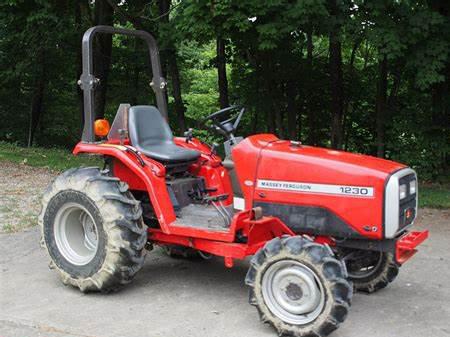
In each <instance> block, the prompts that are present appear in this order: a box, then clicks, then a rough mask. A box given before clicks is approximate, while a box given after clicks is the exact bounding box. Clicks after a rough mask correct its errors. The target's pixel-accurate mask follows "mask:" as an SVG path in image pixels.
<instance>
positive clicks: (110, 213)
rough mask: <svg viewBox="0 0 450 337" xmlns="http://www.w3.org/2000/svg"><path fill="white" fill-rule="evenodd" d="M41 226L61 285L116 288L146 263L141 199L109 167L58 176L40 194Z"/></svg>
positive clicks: (145, 234) (105, 289) (85, 169)
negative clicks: (135, 197)
mask: <svg viewBox="0 0 450 337" xmlns="http://www.w3.org/2000/svg"><path fill="white" fill-rule="evenodd" d="M86 219H87V220H86ZM80 223H81V224H82V225H80ZM39 224H40V226H41V234H42V237H41V245H42V246H43V247H45V248H46V250H47V251H48V254H49V255H50V258H51V262H50V267H51V268H52V269H53V268H55V269H56V270H57V271H58V273H59V274H60V277H61V279H62V281H63V283H64V284H66V285H72V286H74V287H78V288H79V289H80V290H81V291H83V292H89V291H102V292H109V291H114V290H117V289H118V288H120V287H121V286H122V285H124V284H126V283H129V282H130V281H131V280H132V278H133V277H134V275H135V274H136V273H137V272H138V271H139V269H141V267H142V265H143V264H144V258H145V249H144V246H145V244H146V242H147V232H146V228H145V225H144V223H143V221H142V209H141V206H140V203H139V202H138V201H136V200H135V199H134V197H133V195H132V194H131V192H129V191H128V185H127V184H125V183H123V182H121V181H120V180H119V179H118V178H115V177H111V176H108V172H107V171H104V172H103V171H100V170H99V169H98V168H77V169H71V170H68V171H66V172H64V173H62V174H61V175H60V176H58V177H57V178H56V179H55V181H54V182H53V183H52V184H51V185H50V186H49V187H48V189H47V190H46V192H45V193H44V196H43V200H42V211H41V214H40V215H39ZM86 224H87V225H86ZM86 226H90V227H89V228H90V231H88V230H87V229H86ZM61 228H63V229H64V230H63V229H61ZM61 233H62V234H61ZM74 237H80V238H82V239H81V240H84V241H83V244H84V245H85V246H84V247H83V245H82V244H81V243H77V242H76V240H75V239H74ZM83 237H84V239H83ZM61 242H63V243H61ZM68 242H70V243H68ZM72 242H74V243H72ZM88 243H89V244H91V245H90V246H89V245H88ZM94 246H95V249H93V248H92V247H94ZM61 247H63V248H61ZM64 247H66V248H64ZM67 247H69V248H67ZM71 247H74V249H72V248H71ZM86 247H88V248H86ZM75 248H76V249H75ZM91 248H92V249H91ZM78 251H80V252H82V253H80V255H77V253H76V252H78ZM74 252H75V253H74ZM89 254H90V255H89Z"/></svg>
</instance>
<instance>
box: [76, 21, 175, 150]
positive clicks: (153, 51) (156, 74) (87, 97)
mask: <svg viewBox="0 0 450 337" xmlns="http://www.w3.org/2000/svg"><path fill="white" fill-rule="evenodd" d="M97 33H102V34H121V35H130V36H135V37H138V38H141V39H143V40H144V41H145V42H146V43H147V46H148V51H149V55H150V61H151V66H152V73H153V78H152V81H151V83H150V85H151V87H152V89H153V91H154V92H155V95H156V105H157V106H158V109H159V111H160V112H161V114H162V115H163V117H164V118H166V119H167V101H166V96H165V95H164V90H166V85H167V82H166V80H165V79H164V78H163V77H162V70H161V63H160V60H159V50H158V45H157V43H156V40H155V38H154V37H153V36H152V35H150V34H149V33H148V32H146V31H143V30H130V29H123V28H115V27H111V26H94V27H91V28H89V29H88V30H87V31H86V32H85V33H84V35H83V42H82V61H83V73H82V74H81V76H80V79H79V80H78V85H79V86H80V87H81V89H82V90H83V101H84V105H83V106H84V127H83V135H82V137H81V140H82V142H85V143H93V142H95V134H94V122H95V111H94V91H95V88H96V86H97V85H98V84H99V83H100V79H98V78H95V76H94V65H93V49H92V42H93V39H94V35H95V34H97Z"/></svg>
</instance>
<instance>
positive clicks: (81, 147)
mask: <svg viewBox="0 0 450 337" xmlns="http://www.w3.org/2000/svg"><path fill="white" fill-rule="evenodd" d="M128 148H130V149H131V150H133V149H134V148H132V147H131V146H124V145H116V144H106V143H103V144H87V143H82V142H80V143H78V144H77V145H76V146H75V148H74V150H73V154H74V155H77V154H79V153H95V154H99V155H105V156H109V157H113V158H116V159H117V160H119V161H120V162H121V163H122V164H123V165H124V166H125V167H126V168H127V169H129V170H130V171H131V174H130V175H131V176H132V175H135V176H137V177H139V178H140V179H141V180H142V182H143V183H144V184H145V187H146V190H147V193H148V195H149V197H150V201H151V203H152V206H153V209H154V211H155V214H156V216H157V218H158V221H159V225H160V226H161V230H162V232H163V233H166V234H170V227H169V224H170V223H172V222H174V221H175V219H176V216H175V211H174V209H173V206H172V203H171V202H170V197H169V193H168V192H167V188H166V181H165V171H166V169H165V167H164V166H163V165H162V164H160V163H158V162H156V161H154V160H151V159H149V158H147V157H144V156H143V157H141V158H140V159H141V160H142V161H143V163H144V165H142V164H141V163H140V161H139V160H138V158H137V157H136V156H135V155H134V154H132V152H131V151H130V152H128V151H127V149H128ZM125 182H127V181H125Z"/></svg>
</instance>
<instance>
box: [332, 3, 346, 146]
mask: <svg viewBox="0 0 450 337" xmlns="http://www.w3.org/2000/svg"><path fill="white" fill-rule="evenodd" d="M331 13H332V15H334V16H337V5H336V1H335V0H334V1H332V9H331ZM340 35H341V31H340V27H339V26H337V25H334V27H332V28H331V30H330V46H329V51H330V60H329V67H330V85H331V88H330V93H331V119H332V121H331V147H333V148H335V149H340V148H341V147H342V135H343V132H342V117H343V111H344V110H343V103H344V99H343V95H344V85H343V81H342V54H341V42H340V37H341V36H340Z"/></svg>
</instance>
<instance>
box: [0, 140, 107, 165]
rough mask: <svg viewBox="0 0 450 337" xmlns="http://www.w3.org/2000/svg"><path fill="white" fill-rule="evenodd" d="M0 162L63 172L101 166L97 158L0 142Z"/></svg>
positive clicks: (100, 160)
mask: <svg viewBox="0 0 450 337" xmlns="http://www.w3.org/2000/svg"><path fill="white" fill-rule="evenodd" d="M0 160H7V161H11V162H13V163H18V164H23V165H29V166H34V167H46V168H49V169H51V170H55V171H65V170H67V169H69V168H71V167H81V166H86V167H87V166H98V167H102V165H103V161H102V159H101V158H100V157H98V156H88V155H78V156H74V155H73V154H72V153H70V151H67V150H62V149H55V148H40V147H31V148H24V147H20V146H18V145H15V144H11V143H5V142H0Z"/></svg>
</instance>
